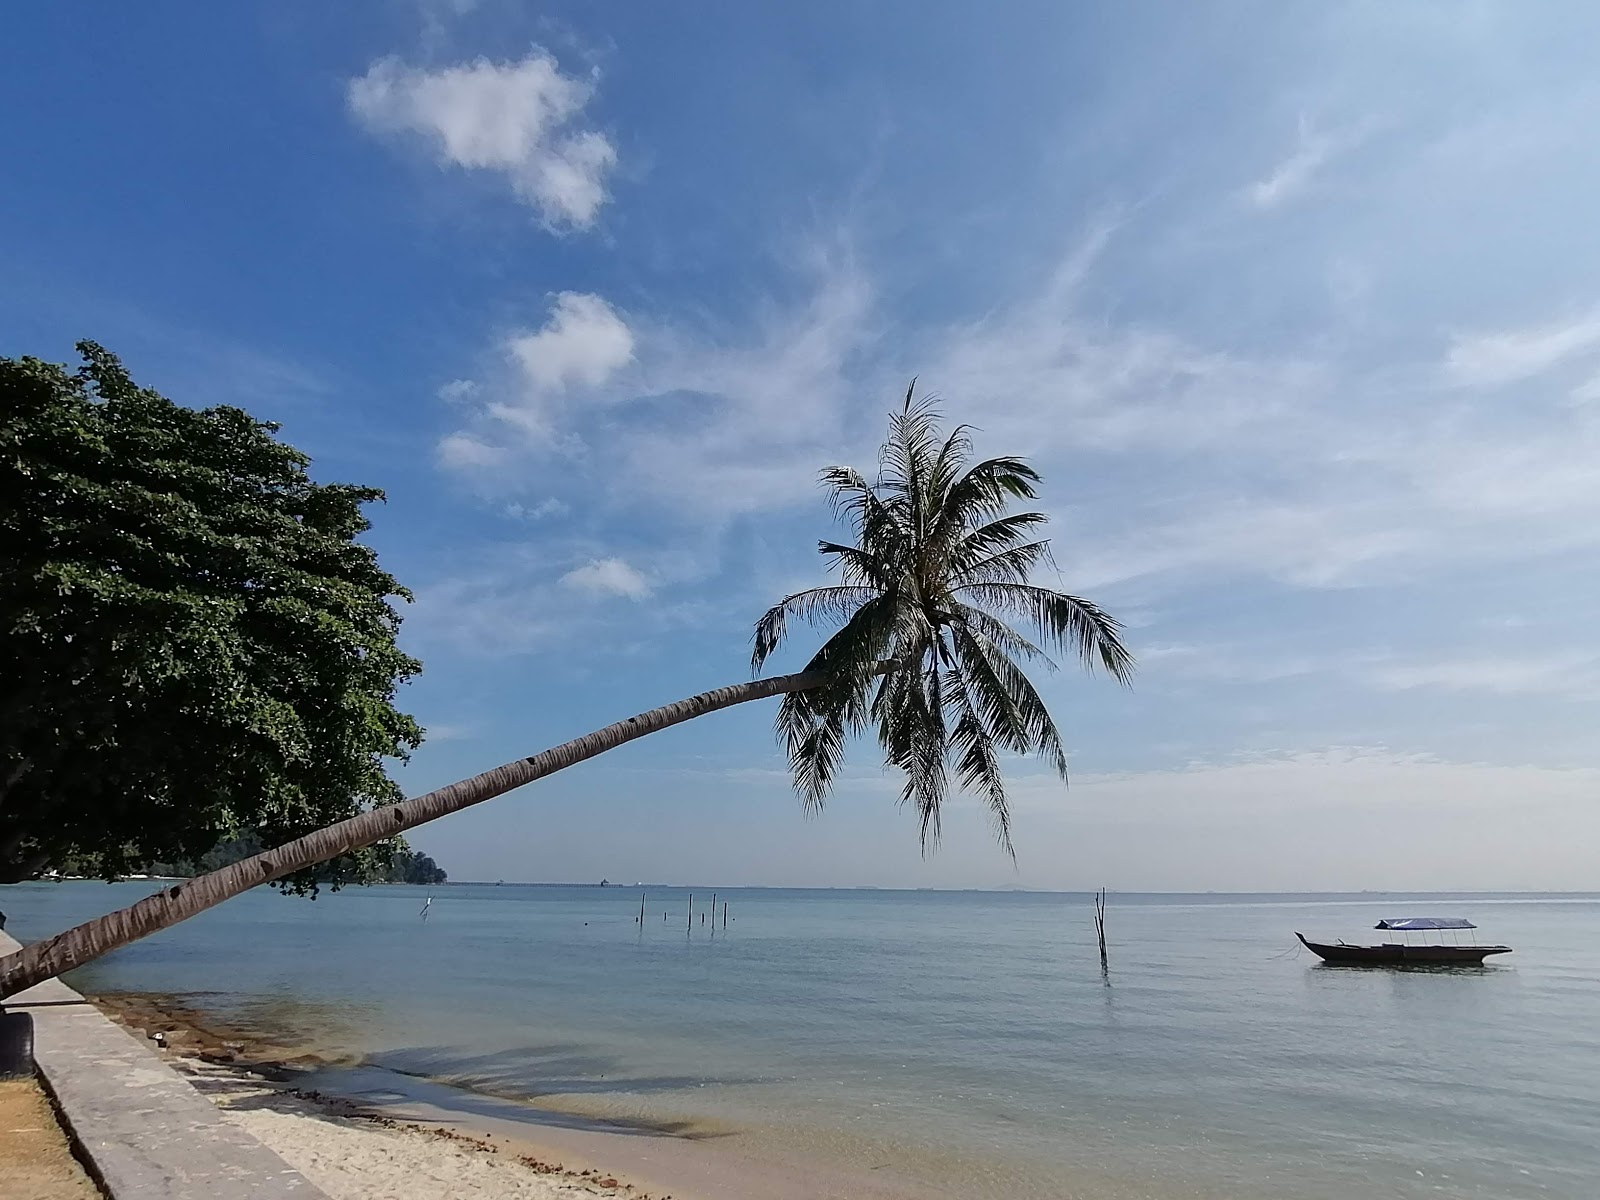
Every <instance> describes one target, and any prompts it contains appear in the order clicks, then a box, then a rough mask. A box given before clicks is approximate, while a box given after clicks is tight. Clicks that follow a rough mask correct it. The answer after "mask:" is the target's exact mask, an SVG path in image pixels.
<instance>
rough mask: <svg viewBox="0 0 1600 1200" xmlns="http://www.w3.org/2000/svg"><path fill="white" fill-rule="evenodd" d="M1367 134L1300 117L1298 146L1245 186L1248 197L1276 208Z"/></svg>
mask: <svg viewBox="0 0 1600 1200" xmlns="http://www.w3.org/2000/svg"><path fill="white" fill-rule="evenodd" d="M1365 137H1366V131H1365V128H1364V127H1363V128H1357V129H1350V130H1345V131H1343V132H1340V133H1327V132H1321V131H1319V130H1317V129H1315V128H1314V127H1313V126H1312V124H1311V122H1310V120H1308V119H1307V118H1306V117H1301V118H1300V126H1299V133H1298V136H1297V138H1296V140H1295V147H1294V149H1293V150H1292V151H1291V152H1290V153H1289V155H1288V157H1286V158H1285V159H1283V160H1282V161H1281V162H1279V163H1278V165H1277V166H1275V167H1273V169H1272V170H1271V171H1269V172H1268V173H1267V174H1266V175H1264V176H1263V177H1262V178H1260V179H1258V180H1256V181H1255V182H1254V183H1252V184H1250V185H1249V186H1248V187H1246V188H1245V190H1244V195H1245V199H1246V200H1247V201H1248V202H1249V203H1250V204H1252V205H1253V206H1255V207H1256V208H1258V209H1263V210H1268V209H1275V208H1278V207H1280V206H1282V205H1284V204H1287V203H1288V202H1289V201H1291V200H1294V199H1297V198H1298V197H1300V196H1302V195H1304V194H1305V193H1306V192H1307V191H1308V190H1309V189H1310V187H1311V184H1312V181H1313V180H1314V179H1315V178H1316V176H1317V174H1318V173H1319V172H1320V171H1321V170H1322V169H1323V168H1324V167H1326V166H1327V164H1328V162H1329V160H1330V159H1332V158H1333V157H1334V156H1335V155H1337V154H1340V153H1343V152H1344V151H1347V150H1350V149H1352V148H1354V147H1355V146H1356V145H1357V144H1359V143H1360V142H1361V141H1362V140H1363V139H1364V138H1365Z"/></svg>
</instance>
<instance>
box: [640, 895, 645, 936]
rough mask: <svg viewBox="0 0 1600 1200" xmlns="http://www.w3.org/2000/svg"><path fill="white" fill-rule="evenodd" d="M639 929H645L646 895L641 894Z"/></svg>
mask: <svg viewBox="0 0 1600 1200" xmlns="http://www.w3.org/2000/svg"><path fill="white" fill-rule="evenodd" d="M639 928H640V929H643V928H644V893H643V892H640V893H639Z"/></svg>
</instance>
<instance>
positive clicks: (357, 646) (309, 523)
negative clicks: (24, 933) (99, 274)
mask: <svg viewBox="0 0 1600 1200" xmlns="http://www.w3.org/2000/svg"><path fill="white" fill-rule="evenodd" d="M78 349H79V352H80V354H81V355H82V358H83V365H82V367H81V368H79V369H78V370H76V371H71V370H68V369H67V368H66V367H63V366H59V365H56V364H53V363H47V362H42V361H40V360H38V359H34V358H20V359H0V540H3V543H4V549H3V553H0V666H3V675H0V882H5V881H12V880H17V879H22V878H27V877H29V876H32V875H35V874H37V873H38V872H40V871H41V870H43V869H45V868H47V867H49V866H51V865H53V864H59V863H62V862H64V861H67V860H69V859H76V860H79V861H88V862H92V863H93V864H94V865H95V868H96V870H97V872H98V873H99V874H102V875H104V876H105V877H107V878H110V877H114V876H116V875H118V874H122V873H126V872H128V871H129V870H131V869H133V868H134V867H135V866H136V865H137V864H141V863H151V862H157V861H165V862H173V861H178V860H198V859H200V858H201V857H202V856H204V855H205V854H206V853H207V852H208V851H211V850H212V849H213V847H215V846H216V845H217V844H218V843H219V842H220V841H224V840H226V839H229V838H237V837H240V836H243V835H249V836H251V837H253V838H255V839H257V840H258V841H259V843H261V844H264V845H277V844H278V843H280V842H283V841H287V840H289V839H291V838H294V837H296V836H299V835H301V834H304V833H306V832H308V831H310V830H313V829H316V828H318V827H320V826H323V825H326V824H329V823H330V822H333V821H337V820H340V819H342V818H344V817H348V816H352V815H354V814H356V813H358V812H361V811H363V810H365V809H368V808H371V807H372V806H375V805H386V804H390V803H392V802H394V801H396V800H398V799H400V793H399V791H398V790H397V788H396V787H395V785H394V784H393V783H392V782H391V781H390V779H389V778H388V776H387V775H386V774H385V771H384V759H385V758H390V757H399V758H403V757H404V756H405V755H406V753H407V752H408V751H409V750H411V749H413V748H415V747H416V745H417V744H418V743H419V741H420V740H421V736H422V731H421V729H420V728H419V727H418V726H417V724H416V723H415V722H414V721H413V720H412V719H411V718H410V717H409V716H406V715H405V714H404V713H401V712H400V711H398V710H397V709H396V707H395V693H396V688H397V687H398V685H399V684H401V683H402V682H404V681H405V680H406V679H408V678H409V677H411V676H412V675H414V674H415V673H416V672H417V671H418V670H419V669H420V667H419V664H418V663H417V662H416V661H414V660H413V659H411V658H409V657H408V656H406V655H405V654H403V653H401V651H400V650H399V648H398V647H397V646H396V642H395V637H396V633H397V631H398V628H399V622H400V618H399V615H398V613H397V612H396V610H395V608H394V607H393V604H392V602H393V601H394V600H396V599H408V598H409V597H408V594H407V593H406V592H405V591H404V589H402V588H401V587H400V585H399V584H398V583H397V582H396V581H395V580H394V579H393V578H392V577H391V576H390V575H388V574H387V573H386V572H384V571H383V570H382V569H381V568H380V567H379V565H378V562H377V558H376V556H375V554H374V552H373V551H372V550H371V549H370V548H369V547H367V546H364V545H362V544H361V543H360V542H359V541H358V540H357V539H358V537H359V536H360V535H361V534H362V533H363V532H364V531H365V530H366V529H367V528H368V522H367V519H366V517H365V516H364V515H363V511H362V510H363V506H364V505H366V504H368V503H369V502H371V501H374V500H380V499H382V493H381V492H379V491H378V490H376V489H374V488H366V487H354V486H349V485H345V484H317V483H314V482H312V480H311V479H310V478H309V476H308V475H307V465H308V459H307V458H306V456H305V455H303V454H302V453H300V452H299V451H298V450H296V449H294V448H293V447H292V446H289V445H286V444H285V443H283V442H281V441H279V440H278V439H277V437H276V436H275V435H276V433H277V430H278V427H277V426H276V425H274V424H272V423H269V422H263V421H258V420H255V419H254V418H252V417H251V416H250V415H249V414H248V413H245V412H243V411H242V410H240V409H238V408H231V407H226V406H218V407H213V408H205V409H191V408H185V407H183V406H181V405H178V404H175V403H173V402H172V401H170V400H168V399H166V398H165V397H163V396H161V395H159V394H157V393H156V392H154V391H152V390H150V389H148V388H141V387H138V386H136V385H135V384H134V383H133V381H132V380H131V379H130V378H129V376H128V373H127V372H126V371H125V370H124V368H123V367H122V365H121V363H119V362H118V361H117V359H116V358H115V357H114V356H113V355H111V354H109V353H108V352H106V351H105V350H103V349H101V348H100V347H99V346H97V345H95V344H93V343H89V342H85V343H81V344H80V345H79V347H78ZM344 869H345V871H346V874H348V875H352V876H359V875H360V874H361V873H362V871H363V867H362V864H360V863H357V862H355V861H353V860H352V861H350V862H347V863H345V864H344ZM283 882H284V884H285V885H287V886H289V887H293V888H303V887H307V886H310V885H311V883H312V880H311V878H310V876H309V875H308V874H302V875H297V876H294V877H291V878H290V879H288V880H285V881H283Z"/></svg>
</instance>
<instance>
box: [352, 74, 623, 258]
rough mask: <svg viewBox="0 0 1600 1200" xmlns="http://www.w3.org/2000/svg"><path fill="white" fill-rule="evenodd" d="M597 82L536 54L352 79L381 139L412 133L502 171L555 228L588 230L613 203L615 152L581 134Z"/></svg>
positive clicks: (446, 158)
mask: <svg viewBox="0 0 1600 1200" xmlns="http://www.w3.org/2000/svg"><path fill="white" fill-rule="evenodd" d="M593 91H594V88H593V85H592V84H590V83H588V82H585V81H584V80H581V79H577V78H574V77H572V76H569V75H563V74H562V73H561V70H560V68H559V66H558V65H557V63H556V60H555V59H554V58H553V57H552V56H551V55H549V54H548V53H546V52H545V51H543V50H538V49H535V50H534V51H532V52H531V53H530V54H529V55H528V57H526V58H524V59H522V60H521V61H519V62H500V63H497V62H491V61H490V60H489V59H487V58H479V59H476V60H474V61H473V62H470V63H464V64H460V65H457V66H452V67H445V68H443V69H441V70H437V71H428V70H424V69H422V68H419V67H412V66H408V65H406V64H405V63H402V62H400V61H399V60H398V59H395V58H384V59H380V60H378V61H377V62H375V63H373V64H372V66H371V67H370V68H369V69H368V71H367V73H366V74H365V75H363V76H361V78H359V79H354V80H351V82H350V85H349V91H348V98H349V103H350V109H351V111H352V112H353V113H354V114H355V115H356V117H357V118H358V119H359V120H360V121H361V122H362V123H363V124H364V125H365V126H366V127H367V128H368V129H371V130H373V131H374V132H378V133H387V134H402V133H414V134H418V135H420V136H421V137H423V138H425V139H426V140H428V141H429V142H430V143H432V145H433V147H434V149H435V151H436V153H437V154H438V157H439V159H440V161H441V162H443V163H446V164H449V165H453V166H458V167H462V168H464V169H466V170H485V171H498V172H501V173H502V174H504V175H505V176H506V178H507V179H509V180H510V182H511V186H512V189H513V191H514V192H515V194H516V196H517V199H518V200H520V201H521V202H522V203H524V204H527V205H529V206H530V207H533V208H536V209H538V210H539V212H540V214H541V215H542V216H543V218H544V220H545V222H546V223H547V224H548V225H550V226H551V227H553V228H561V227H573V228H579V229H582V228H587V227H588V226H590V225H592V224H593V223H594V219H595V215H596V213H597V212H598V211H599V209H600V206H601V204H603V203H604V202H605V199H606V191H605V178H606V174H607V172H609V171H610V169H611V168H612V166H613V165H615V163H616V158H617V155H616V150H615V149H614V148H613V146H612V145H611V143H610V142H609V141H608V140H607V139H606V138H605V137H604V136H603V135H601V134H599V133H596V132H594V131H593V130H587V129H581V128H576V125H577V122H578V120H579V118H580V117H581V116H582V115H583V110H584V107H585V105H587V104H588V102H589V100H590V98H591V96H592V95H593Z"/></svg>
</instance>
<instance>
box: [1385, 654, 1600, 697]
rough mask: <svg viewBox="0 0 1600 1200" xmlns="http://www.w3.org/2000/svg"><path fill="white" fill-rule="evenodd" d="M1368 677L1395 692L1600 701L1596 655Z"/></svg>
mask: <svg viewBox="0 0 1600 1200" xmlns="http://www.w3.org/2000/svg"><path fill="white" fill-rule="evenodd" d="M1367 675H1368V678H1369V679H1370V680H1371V682H1373V683H1374V684H1375V685H1376V686H1378V687H1380V688H1386V689H1389V690H1394V691H1410V690H1413V689H1418V688H1431V689H1436V690H1440V691H1458V692H1487V693H1493V694H1496V695H1502V696H1529V695H1545V696H1569V697H1585V698H1594V697H1600V658H1597V657H1596V656H1595V655H1593V654H1559V655H1546V656H1522V655H1477V656H1471V657H1460V658H1438V659H1434V660H1431V661H1420V662H1407V663H1392V664H1389V665H1385V666H1379V667H1375V668H1373V669H1372V670H1371V671H1369V672H1368V673H1367Z"/></svg>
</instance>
